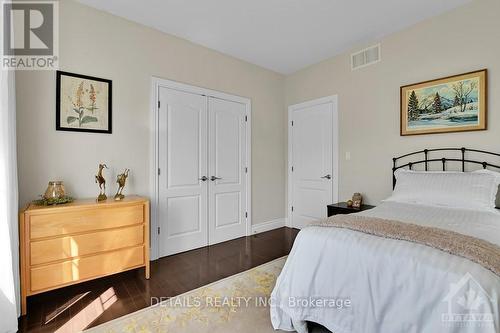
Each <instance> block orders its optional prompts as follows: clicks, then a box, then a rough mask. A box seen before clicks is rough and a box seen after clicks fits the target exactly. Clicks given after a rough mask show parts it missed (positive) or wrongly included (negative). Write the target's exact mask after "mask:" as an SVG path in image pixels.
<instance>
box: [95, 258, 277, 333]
mask: <svg viewBox="0 0 500 333" xmlns="http://www.w3.org/2000/svg"><path fill="white" fill-rule="evenodd" d="M285 260H286V257H283V258H279V259H276V260H274V261H271V262H268V263H266V264H264V265H261V266H258V267H255V268H253V269H250V270H248V271H245V272H242V273H239V274H236V275H233V276H230V277H227V278H225V279H223V280H219V281H216V282H214V283H211V284H209V285H206V286H204V287H201V288H198V289H195V290H192V291H189V292H187V293H184V294H182V295H179V296H176V297H173V298H170V299H168V300H163V301H162V302H160V303H159V304H157V305H154V306H151V307H149V308H145V309H142V310H139V311H137V312H134V313H131V314H129V315H126V316H123V317H121V318H118V319H115V320H112V321H110V322H107V323H104V324H102V325H99V326H97V327H94V328H91V329H89V330H87V331H86V332H106V333H112V332H115V333H118V332H131V333H132V332H141V333H142V332H144V333H146V332H165V333H168V332H176V333H188V332H190V333H191V332H196V333H205V332H206V333H209V332H210V333H215V332H217V333H220V332H222V333H224V332H228V333H229V332H241V333H247V332H248V333H253V332H262V333H266V332H269V333H271V332H275V331H274V330H273V328H272V326H271V319H270V317H269V304H268V302H269V296H270V295H271V291H272V290H273V288H274V284H275V282H276V278H277V277H278V275H279V273H280V272H281V269H282V268H283V265H284V264H285Z"/></svg>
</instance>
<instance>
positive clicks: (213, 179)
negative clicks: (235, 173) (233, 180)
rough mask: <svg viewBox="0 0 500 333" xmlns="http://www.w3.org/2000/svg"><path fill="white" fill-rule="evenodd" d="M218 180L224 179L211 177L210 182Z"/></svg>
mask: <svg viewBox="0 0 500 333" xmlns="http://www.w3.org/2000/svg"><path fill="white" fill-rule="evenodd" d="M217 179H222V178H219V177H215V176H212V177H210V180H211V181H215V180H217Z"/></svg>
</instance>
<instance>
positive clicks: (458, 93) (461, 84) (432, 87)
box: [401, 71, 486, 135]
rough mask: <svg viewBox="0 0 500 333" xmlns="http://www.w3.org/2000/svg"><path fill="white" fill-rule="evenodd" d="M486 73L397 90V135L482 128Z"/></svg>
mask: <svg viewBox="0 0 500 333" xmlns="http://www.w3.org/2000/svg"><path fill="white" fill-rule="evenodd" d="M485 87H486V71H480V72H475V73H469V74H463V75H459V76H454V77H451V78H446V79H439V80H434V81H430V82H425V83H420V84H415V85H411V86H406V87H402V88H401V97H402V101H401V102H402V103H401V107H402V110H401V120H402V122H401V125H402V126H401V134H402V135H411V134H429V133H441V132H456V131H469V130H479V129H485V128H486V122H485V121H486V105H485V101H486V95H485V94H486V91H485Z"/></svg>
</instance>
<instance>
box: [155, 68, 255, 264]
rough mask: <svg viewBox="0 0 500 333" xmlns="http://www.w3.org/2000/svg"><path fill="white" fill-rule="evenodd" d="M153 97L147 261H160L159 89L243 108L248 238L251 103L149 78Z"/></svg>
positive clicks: (247, 229)
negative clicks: (148, 248)
mask: <svg viewBox="0 0 500 333" xmlns="http://www.w3.org/2000/svg"><path fill="white" fill-rule="evenodd" d="M151 82H152V90H151V91H152V94H151V128H152V131H151V138H150V139H151V147H152V148H153V149H151V151H150V165H151V167H150V172H151V173H150V191H151V214H150V217H151V219H150V224H151V228H150V230H151V249H150V250H151V251H150V258H151V260H155V259H158V258H159V250H160V247H159V235H158V228H159V226H160V223H159V211H158V209H159V203H158V198H159V193H158V191H159V189H158V167H159V165H158V155H159V150H158V142H159V131H158V109H159V108H158V101H159V93H158V92H159V89H160V87H162V88H169V89H175V90H180V91H184V92H188V93H193V94H198V95H204V96H208V97H215V98H219V99H224V100H228V101H232V102H238V103H242V104H244V105H245V109H246V117H247V130H246V160H247V161H246V162H247V163H246V166H247V168H248V172H247V174H246V186H245V187H246V193H247V200H246V204H247V212H248V216H247V218H246V235H247V236H250V235H251V234H252V103H251V101H250V99H249V98H246V97H240V96H236V95H231V94H226V93H223V92H220V91H216V90H211V89H206V88H201V87H196V86H192V85H189V84H185V83H180V82H176V81H172V80H167V79H162V78H159V77H155V76H153V77H152V81H151Z"/></svg>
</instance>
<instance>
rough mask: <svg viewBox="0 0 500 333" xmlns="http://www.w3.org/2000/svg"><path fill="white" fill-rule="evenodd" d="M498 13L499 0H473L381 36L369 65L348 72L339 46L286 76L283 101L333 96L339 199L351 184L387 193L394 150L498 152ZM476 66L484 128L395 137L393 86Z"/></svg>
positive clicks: (378, 196)
mask: <svg viewBox="0 0 500 333" xmlns="http://www.w3.org/2000/svg"><path fill="white" fill-rule="evenodd" d="M498 13H500V1H498V0H477V1H475V2H473V3H471V4H469V5H467V6H465V7H461V8H459V9H456V10H454V11H452V12H449V13H447V14H444V15H441V16H439V17H436V18H433V19H430V20H428V21H425V22H422V23H420V24H418V25H416V26H413V27H411V28H409V29H407V30H404V31H401V32H398V33H396V34H393V35H391V36H389V37H387V38H384V39H382V40H381V43H382V62H380V63H378V64H376V65H373V66H370V67H367V68H363V69H359V70H356V71H351V69H350V58H349V53H346V54H343V55H340V56H337V57H334V58H331V59H329V60H326V61H324V62H321V63H319V64H316V65H313V66H311V67H308V68H306V69H303V70H301V71H299V72H297V73H295V74H293V75H290V76H288V77H287V78H286V89H285V95H286V103H287V105H291V104H296V103H299V102H303V101H306V100H310V99H314V98H318V97H322V96H328V95H334V94H337V95H338V97H339V119H340V133H339V136H340V154H341V155H340V198H341V199H344V200H345V199H348V198H350V196H351V195H352V193H353V192H356V191H360V192H362V193H364V195H365V198H366V199H367V201H368V202H370V203H377V202H378V201H379V200H382V199H384V198H385V197H387V196H388V195H389V194H390V192H391V177H392V175H391V167H392V160H391V159H392V157H394V156H397V155H398V154H402V153H406V152H411V151H413V150H419V149H422V148H425V147H440V146H458V147H461V146H466V147H474V148H483V149H488V150H492V151H497V152H498V151H500V113H499V111H500V94H499V93H498V92H499V89H500V82H499V77H500V43H499V42H498V41H499V32H500V19H499V18H498ZM374 42H375V41H374ZM377 42H378V41H377ZM363 46H365V45H360V47H359V48H356V50H357V49H360V48H361V47H363ZM483 68H487V69H488V75H489V82H488V83H489V89H488V92H489V113H488V130H487V131H479V132H469V133H453V134H437V135H422V136H409V137H401V136H399V87H400V86H402V85H406V84H411V83H415V82H421V81H425V80H430V79H434V78H439V77H443V76H449V75H454V74H460V73H464V72H468V71H473V70H478V69H483ZM346 152H350V153H351V160H349V161H347V160H346V159H345V153H346Z"/></svg>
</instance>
